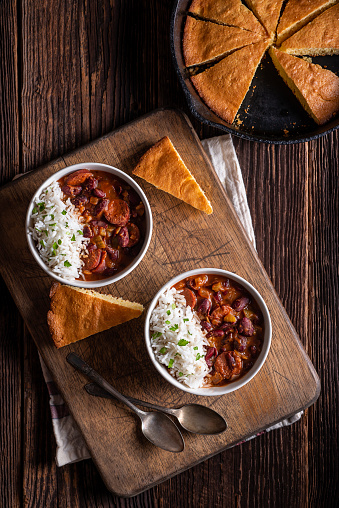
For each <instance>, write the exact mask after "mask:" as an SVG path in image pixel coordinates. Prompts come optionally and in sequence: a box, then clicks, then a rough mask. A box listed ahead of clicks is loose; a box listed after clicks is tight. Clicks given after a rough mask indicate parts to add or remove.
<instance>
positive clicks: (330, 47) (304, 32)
mask: <svg viewBox="0 0 339 508" xmlns="http://www.w3.org/2000/svg"><path fill="white" fill-rule="evenodd" d="M280 49H281V51H285V52H286V53H289V54H290V55H309V56H318V55H338V54H339V4H336V5H333V7H330V8H329V9H327V10H326V11H324V12H323V13H322V14H320V15H319V16H317V17H316V18H315V19H314V20H313V21H310V23H308V24H307V25H306V26H304V27H303V28H301V30H299V32H297V33H295V34H294V35H292V37H290V38H289V39H286V41H284V42H283V43H282V45H281V47H280Z"/></svg>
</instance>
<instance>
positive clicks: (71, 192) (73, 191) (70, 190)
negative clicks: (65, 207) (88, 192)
mask: <svg viewBox="0 0 339 508" xmlns="http://www.w3.org/2000/svg"><path fill="white" fill-rule="evenodd" d="M61 191H62V192H63V193H64V194H66V196H72V197H74V196H77V195H78V194H80V192H81V191H82V187H80V185H78V186H72V185H64V186H63V187H61Z"/></svg>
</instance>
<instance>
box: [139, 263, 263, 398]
mask: <svg viewBox="0 0 339 508" xmlns="http://www.w3.org/2000/svg"><path fill="white" fill-rule="evenodd" d="M199 274H207V275H209V274H215V275H222V276H224V277H228V278H230V279H231V280H233V281H235V282H238V283H239V284H241V286H243V287H244V288H245V289H246V290H247V291H248V293H249V294H250V295H252V296H253V299H254V300H255V301H256V302H257V304H258V306H259V308H260V310H261V312H262V315H263V318H264V327H265V332H264V342H263V347H262V350H261V352H260V355H259V356H258V358H257V359H256V361H255V363H254V365H253V367H251V369H250V370H249V371H248V372H247V373H246V374H245V375H243V376H241V377H240V378H239V379H238V380H236V381H232V382H231V383H229V384H226V385H224V386H214V387H210V388H197V389H192V388H189V387H188V386H185V385H184V384H182V383H179V381H177V380H176V379H175V378H174V377H173V376H171V374H170V373H169V371H168V369H167V368H166V367H165V366H164V365H162V364H161V363H159V362H158V360H157V359H156V358H155V356H154V352H153V349H152V345H151V337H150V329H149V323H150V317H151V314H152V312H153V309H154V308H155V306H156V304H157V302H158V299H159V297H160V295H161V294H162V293H163V292H164V291H166V289H168V288H170V287H172V286H173V285H174V284H176V283H177V282H179V281H181V280H183V279H185V278H186V277H191V276H194V275H199ZM271 336H272V325H271V318H270V315H269V312H268V309H267V306H266V304H265V302H264V300H263V298H262V297H261V296H260V294H259V293H258V291H257V290H256V289H255V288H254V287H253V286H252V285H251V284H250V283H249V282H247V281H246V280H245V279H243V278H242V277H240V276H239V275H236V274H235V273H232V272H227V271H226V270H221V269H219V268H197V269H195V270H190V271H188V272H184V273H181V274H180V275H177V276H176V277H173V279H171V280H170V281H169V282H167V283H166V284H165V285H164V286H163V287H162V288H161V289H160V290H159V291H158V293H157V294H156V295H155V297H154V298H153V300H152V302H151V304H150V306H149V308H148V311H147V315H146V320H145V341H146V349H147V352H148V354H149V356H150V359H151V360H152V363H153V365H154V367H155V368H156V369H157V371H158V372H159V373H160V374H161V375H162V376H163V377H164V378H165V379H166V380H167V381H168V382H169V383H171V384H172V385H173V386H175V387H177V388H179V389H180V390H184V391H185V392H189V393H194V394H195V395H205V396H218V395H219V396H220V395H223V394H225V393H230V392H233V391H234V390H238V389H239V388H241V387H242V386H244V385H245V384H246V383H248V382H249V381H250V380H251V379H252V378H253V377H254V376H255V375H256V374H257V373H258V372H259V370H260V369H261V367H262V366H263V364H264V362H265V360H266V357H267V354H268V351H269V349H270V345H271Z"/></svg>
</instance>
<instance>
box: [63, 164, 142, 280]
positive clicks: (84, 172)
mask: <svg viewBox="0 0 339 508" xmlns="http://www.w3.org/2000/svg"><path fill="white" fill-rule="evenodd" d="M59 185H60V187H61V190H62V192H63V193H64V196H65V199H67V198H70V200H71V202H72V203H73V205H74V206H75V207H76V208H77V209H78V210H79V213H80V221H81V222H84V223H85V225H84V228H83V234H84V237H85V238H90V242H89V244H88V247H87V253H86V254H84V255H83V257H82V259H83V261H84V267H83V270H82V272H83V274H84V276H85V279H86V280H88V281H90V280H100V279H104V278H106V277H109V276H111V275H113V274H115V273H117V272H121V271H122V270H123V269H124V268H126V267H127V266H128V265H129V264H130V263H131V262H132V261H133V260H134V258H135V257H136V256H137V255H138V253H139V251H140V249H141V247H142V245H143V240H144V238H145V229H146V225H145V208H144V205H143V203H142V201H141V199H140V197H139V196H138V194H137V193H136V192H135V190H134V189H132V188H131V187H130V186H129V185H128V184H126V182H124V181H123V180H122V179H121V178H118V177H117V176H115V175H112V174H111V173H106V172H105V171H92V170H88V169H80V170H78V171H76V172H75V173H71V174H70V175H66V176H65V177H63V178H61V179H60V180H59Z"/></svg>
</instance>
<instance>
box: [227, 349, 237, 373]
mask: <svg viewBox="0 0 339 508" xmlns="http://www.w3.org/2000/svg"><path fill="white" fill-rule="evenodd" d="M225 357H226V361H227V363H228V365H229V366H230V368H231V369H232V370H233V369H234V367H235V358H234V356H233V355H232V353H231V352H230V351H227V353H226V354H225Z"/></svg>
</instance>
